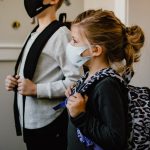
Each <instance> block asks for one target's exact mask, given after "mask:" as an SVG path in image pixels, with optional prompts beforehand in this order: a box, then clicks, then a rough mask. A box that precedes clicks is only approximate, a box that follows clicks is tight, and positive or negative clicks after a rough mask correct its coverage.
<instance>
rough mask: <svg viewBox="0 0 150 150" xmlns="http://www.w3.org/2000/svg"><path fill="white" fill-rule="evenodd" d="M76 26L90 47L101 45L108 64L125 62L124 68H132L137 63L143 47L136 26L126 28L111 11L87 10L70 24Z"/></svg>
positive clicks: (140, 35) (139, 29)
mask: <svg viewBox="0 0 150 150" xmlns="http://www.w3.org/2000/svg"><path fill="white" fill-rule="evenodd" d="M72 25H73V26H78V27H79V28H80V29H82V30H80V31H82V32H83V33H82V34H84V36H85V38H86V39H87V40H88V41H89V43H90V44H92V45H101V46H102V47H104V49H105V51H106V56H107V59H108V61H109V62H110V64H115V63H116V64H119V65H121V62H122V61H123V60H125V64H124V67H126V68H128V67H132V65H133V63H134V62H138V61H139V57H140V49H141V47H142V46H143V45H144V40H145V38H144V33H143V31H142V29H141V28H140V27H139V26H137V25H134V26H131V27H126V26H125V25H124V24H123V23H122V22H121V21H120V20H119V19H118V18H117V17H116V16H115V14H114V13H113V12H112V11H108V10H102V9H99V10H87V11H85V12H83V13H81V14H80V15H78V16H77V17H76V18H75V20H74V21H73V22H72Z"/></svg>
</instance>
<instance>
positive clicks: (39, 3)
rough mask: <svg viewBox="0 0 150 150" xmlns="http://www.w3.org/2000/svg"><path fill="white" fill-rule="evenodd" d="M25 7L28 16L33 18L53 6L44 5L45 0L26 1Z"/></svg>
mask: <svg viewBox="0 0 150 150" xmlns="http://www.w3.org/2000/svg"><path fill="white" fill-rule="evenodd" d="M24 6H25V9H26V11H27V13H28V15H29V16H30V17H31V18H32V17H35V16H36V15H37V14H39V13H41V12H42V11H43V10H45V9H46V8H47V7H49V6H51V4H46V5H44V4H43V0H24Z"/></svg>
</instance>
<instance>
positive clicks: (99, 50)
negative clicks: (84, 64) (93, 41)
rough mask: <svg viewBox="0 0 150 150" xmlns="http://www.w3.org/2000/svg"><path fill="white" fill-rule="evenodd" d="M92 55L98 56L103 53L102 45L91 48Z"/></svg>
mask: <svg viewBox="0 0 150 150" xmlns="http://www.w3.org/2000/svg"><path fill="white" fill-rule="evenodd" d="M92 53H93V56H100V55H101V54H102V53H103V47H102V46H100V45H96V46H95V47H94V48H93V50H92Z"/></svg>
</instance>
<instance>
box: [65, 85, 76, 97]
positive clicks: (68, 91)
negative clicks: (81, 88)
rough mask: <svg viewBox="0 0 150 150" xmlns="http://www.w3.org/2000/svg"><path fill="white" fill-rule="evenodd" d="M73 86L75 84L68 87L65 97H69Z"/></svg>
mask: <svg viewBox="0 0 150 150" xmlns="http://www.w3.org/2000/svg"><path fill="white" fill-rule="evenodd" d="M74 86H75V83H74V84H72V85H70V86H69V87H68V88H67V90H66V91H65V95H66V97H69V96H70V95H71V89H72V88H73V87H74Z"/></svg>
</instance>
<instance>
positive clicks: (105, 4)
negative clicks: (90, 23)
mask: <svg viewBox="0 0 150 150" xmlns="http://www.w3.org/2000/svg"><path fill="white" fill-rule="evenodd" d="M126 3H127V1H126V0H99V1H97V0H92V3H91V0H84V10H87V9H100V8H102V9H107V10H112V11H114V13H115V14H116V16H117V17H118V18H120V19H121V21H122V22H124V23H126V5H127V4H126Z"/></svg>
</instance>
